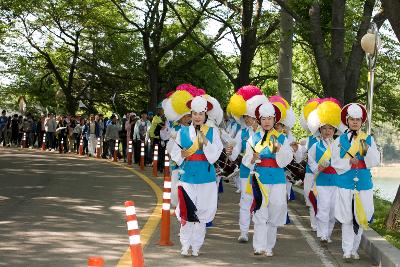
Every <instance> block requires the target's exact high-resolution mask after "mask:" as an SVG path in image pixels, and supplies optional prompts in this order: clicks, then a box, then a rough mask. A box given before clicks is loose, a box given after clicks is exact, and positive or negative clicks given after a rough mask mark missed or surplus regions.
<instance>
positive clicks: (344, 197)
mask: <svg viewBox="0 0 400 267" xmlns="http://www.w3.org/2000/svg"><path fill="white" fill-rule="evenodd" d="M349 117H351V118H355V119H357V118H361V119H362V122H363V123H364V122H365V121H366V119H367V111H366V109H365V107H364V106H362V105H360V104H357V103H351V104H348V105H346V106H344V107H343V109H342V114H341V120H342V123H343V124H345V125H347V126H348V121H347V120H348V118H349ZM365 144H366V146H365ZM365 150H367V151H366V153H365ZM351 158H357V159H358V163H357V164H354V165H352V164H350V159H351ZM379 163H380V154H379V151H378V149H377V147H376V144H375V141H374V138H373V137H372V136H371V135H368V134H366V133H364V132H362V131H361V130H358V131H352V130H350V129H348V130H347V131H345V132H344V133H343V134H342V135H341V136H340V137H338V138H337V139H336V142H335V145H334V149H333V150H332V166H333V167H334V168H335V169H336V170H337V171H338V174H339V175H340V176H339V178H338V182H337V187H338V192H337V196H336V210H335V217H336V219H337V220H338V221H339V222H341V223H342V249H343V257H344V259H349V258H350V257H353V258H354V259H359V256H358V253H357V251H358V247H359V245H360V241H361V235H362V232H363V229H367V228H368V223H369V221H370V220H371V219H372V217H373V214H374V201H373V191H372V188H373V184H372V176H371V170H370V169H371V168H372V167H375V166H378V165H379Z"/></svg>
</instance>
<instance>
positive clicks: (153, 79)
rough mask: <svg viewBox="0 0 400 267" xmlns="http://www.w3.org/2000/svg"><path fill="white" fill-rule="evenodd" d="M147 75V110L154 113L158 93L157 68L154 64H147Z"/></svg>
mask: <svg viewBox="0 0 400 267" xmlns="http://www.w3.org/2000/svg"><path fill="white" fill-rule="evenodd" d="M147 74H148V76H149V90H150V94H149V106H148V108H149V110H151V111H153V112H155V111H156V107H157V103H158V93H159V91H160V83H159V79H160V77H159V66H158V64H157V63H155V62H149V64H148V69H147Z"/></svg>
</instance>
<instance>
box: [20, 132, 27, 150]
mask: <svg viewBox="0 0 400 267" xmlns="http://www.w3.org/2000/svg"><path fill="white" fill-rule="evenodd" d="M21 148H26V133H24V135H23V136H22V140H21Z"/></svg>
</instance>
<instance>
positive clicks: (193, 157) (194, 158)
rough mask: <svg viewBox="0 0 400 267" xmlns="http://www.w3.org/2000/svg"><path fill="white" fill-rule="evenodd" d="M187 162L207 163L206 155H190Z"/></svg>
mask: <svg viewBox="0 0 400 267" xmlns="http://www.w3.org/2000/svg"><path fill="white" fill-rule="evenodd" d="M186 160H188V161H207V158H206V155H204V154H192V155H190V156H189V157H187V158H186Z"/></svg>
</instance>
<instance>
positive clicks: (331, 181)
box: [315, 140, 339, 186]
mask: <svg viewBox="0 0 400 267" xmlns="http://www.w3.org/2000/svg"><path fill="white" fill-rule="evenodd" d="M315 148H316V149H315V159H316V161H317V162H318V161H319V160H320V159H321V157H322V155H323V154H324V153H325V151H326V147H325V145H324V142H323V141H322V140H320V141H319V142H317V144H316V145H315ZM330 162H331V159H329V163H330ZM338 176H339V175H338V174H336V173H323V172H320V173H319V175H318V177H317V180H316V184H317V185H318V186H336V180H337V177H338Z"/></svg>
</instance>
